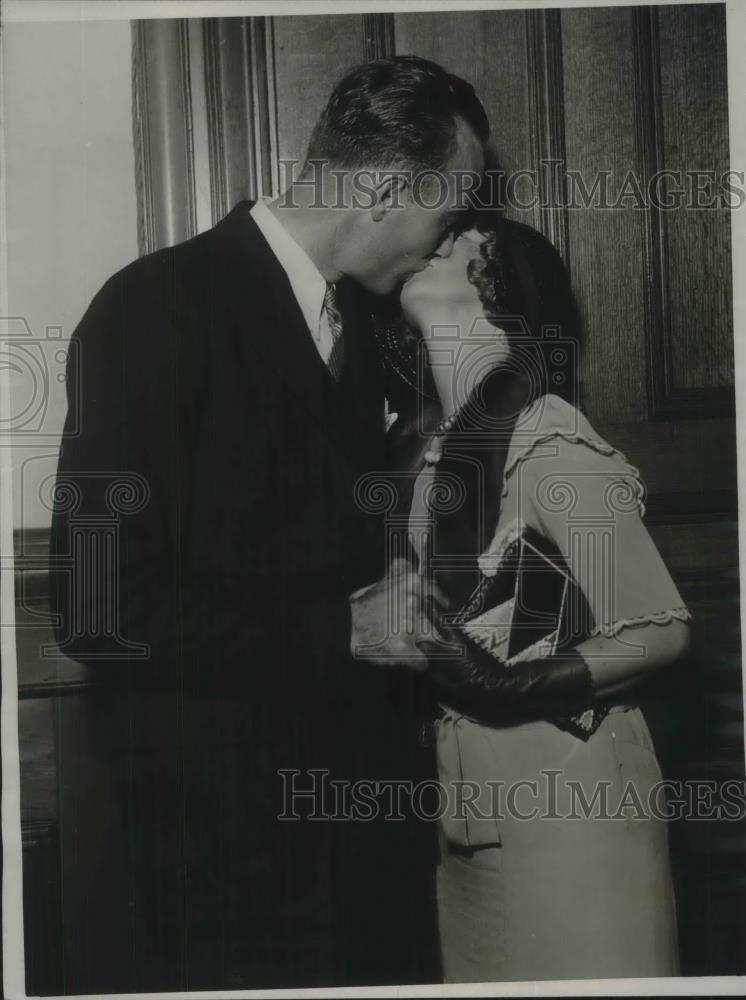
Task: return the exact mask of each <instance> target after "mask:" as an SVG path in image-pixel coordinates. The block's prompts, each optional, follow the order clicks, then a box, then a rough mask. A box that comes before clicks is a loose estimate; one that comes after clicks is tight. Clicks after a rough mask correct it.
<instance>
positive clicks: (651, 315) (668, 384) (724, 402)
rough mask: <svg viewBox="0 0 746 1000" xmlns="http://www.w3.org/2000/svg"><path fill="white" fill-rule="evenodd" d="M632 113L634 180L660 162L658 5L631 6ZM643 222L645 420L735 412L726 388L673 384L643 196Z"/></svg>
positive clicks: (661, 232) (665, 305) (660, 252)
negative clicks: (632, 52) (646, 417)
mask: <svg viewBox="0 0 746 1000" xmlns="http://www.w3.org/2000/svg"><path fill="white" fill-rule="evenodd" d="M631 16H632V25H633V48H634V65H635V119H636V141H637V159H638V171H639V180H640V186H641V188H642V190H643V191H645V190H647V189H648V185H649V182H650V179H651V178H652V177H653V176H654V175H655V174H657V173H658V172H659V171H660V170H663V169H664V167H665V163H664V151H663V120H662V119H663V106H662V100H661V78H660V49H659V38H658V10H657V9H656V8H655V7H636V8H634V9H633V10H632V15H631ZM641 218H642V225H643V280H644V293H645V327H646V337H647V386H648V412H649V417H650V419H651V420H672V419H681V418H684V419H686V418H699V417H729V416H734V415H735V396H734V392H733V390H732V389H729V388H727V387H724V388H687V389H679V388H677V387H676V386H675V384H674V380H673V359H672V350H671V337H672V327H671V310H670V281H669V270H668V258H669V252H668V243H667V240H668V233H667V226H666V217H665V212H663V211H661V209H660V207H659V206H658V205H655V204H653V203H652V200H651V199H647V201H646V206H645V209H644V210H643V211H642V212H641Z"/></svg>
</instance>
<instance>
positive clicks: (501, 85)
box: [394, 10, 537, 225]
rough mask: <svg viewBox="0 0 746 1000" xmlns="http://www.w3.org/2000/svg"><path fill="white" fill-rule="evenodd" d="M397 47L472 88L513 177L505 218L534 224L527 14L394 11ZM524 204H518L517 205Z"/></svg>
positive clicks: (503, 166)
mask: <svg viewBox="0 0 746 1000" xmlns="http://www.w3.org/2000/svg"><path fill="white" fill-rule="evenodd" d="M394 18H395V24H396V51H397V53H398V54H400V55H401V54H404V53H414V54H415V55H418V56H422V57H423V58H426V59H432V60H434V61H435V62H437V63H440V65H441V66H444V67H445V68H446V69H447V70H449V71H450V72H451V73H455V74H456V75H457V76H460V77H463V78H464V79H465V80H468V81H469V83H471V84H472V85H473V86H474V89H475V90H476V92H477V94H478V96H479V98H480V99H481V101H482V103H483V104H484V107H485V110H486V112H487V116H488V118H489V120H490V124H491V130H492V145H493V146H494V148H495V151H496V153H497V157H498V161H499V163H500V167H501V169H502V170H504V171H505V173H506V176H510V175H511V174H512V175H515V177H516V181H515V189H516V190H515V198H514V199H513V201H514V202H517V203H518V204H513V205H512V206H511V207H509V209H508V212H507V214H508V216H509V217H510V218H513V219H516V220H518V221H519V222H525V223H528V224H529V225H533V224H535V223H536V210H535V208H534V206H533V204H532V199H533V198H534V196H535V194H536V189H535V185H534V183H533V181H532V180H531V179H530V178H525V179H521V177H520V176H519V172H521V171H531V170H535V169H536V167H537V164H536V163H535V162H534V150H533V148H532V143H531V133H530V120H531V115H530V105H529V83H528V64H527V36H526V16H525V13H524V12H523V11H519V10H505V11H471V12H469V13H468V14H466V13H462V14H458V15H456V14H454V12H452V11H451V12H449V13H443V14H395V15H394ZM521 204H522V205H526V206H528V207H526V208H521V207H520V205H521Z"/></svg>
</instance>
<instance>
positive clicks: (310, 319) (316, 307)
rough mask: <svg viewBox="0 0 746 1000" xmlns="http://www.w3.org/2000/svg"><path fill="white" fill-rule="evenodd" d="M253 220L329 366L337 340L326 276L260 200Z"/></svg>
mask: <svg viewBox="0 0 746 1000" xmlns="http://www.w3.org/2000/svg"><path fill="white" fill-rule="evenodd" d="M251 217H252V218H253V220H254V222H255V223H256V224H257V226H258V227H259V229H260V230H261V233H262V236H264V238H265V240H266V241H267V243H269V246H270V248H271V250H272V253H273V254H274V255H275V257H276V258H277V260H278V261H279V263H280V264H281V265H282V268H283V270H284V271H285V274H287V276H288V280H289V281H290V287H291V288H292V290H293V295H295V298H296V300H297V302H298V305H299V306H300V309H301V312H302V313H303V317H304V319H305V321H306V324H307V326H308V329H309V330H310V331H311V335H312V336H313V341H314V343H315V344H316V349H317V351H318V352H319V354H320V355H321V359H322V361H323V362H324V364H328V363H329V355H330V354H331V352H332V347H333V346H334V337H333V335H332V331H331V329H330V328H329V320H328V318H327V315H326V309H325V308H324V295H325V293H326V281H325V279H324V276H323V275H322V274H321V272H320V271H319V269H318V268H317V267H316V265H315V264H314V262H313V261H312V260H311V258H310V257H309V256H308V254H307V253H306V251H305V250H304V249H303V247H301V246H300V245H299V244H298V243H296V241H295V240H294V239H293V237H292V236H291V235H290V233H289V232H288V231H287V230H286V229H285V227H284V226H283V225H282V223H281V222H280V221H279V220H278V219H277V218H276V217H275V216H274V215H273V214H272V212H270V210H269V209H268V208H267V204H266V202H264V201H262V199H261V198H260V199H257V201H256V204H255V205H254V207H253V208H252V209H251Z"/></svg>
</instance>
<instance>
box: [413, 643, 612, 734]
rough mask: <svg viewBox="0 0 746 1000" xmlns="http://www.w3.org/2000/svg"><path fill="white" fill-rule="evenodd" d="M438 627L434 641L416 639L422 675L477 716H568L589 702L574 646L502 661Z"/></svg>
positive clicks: (589, 686)
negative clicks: (425, 664)
mask: <svg viewBox="0 0 746 1000" xmlns="http://www.w3.org/2000/svg"><path fill="white" fill-rule="evenodd" d="M438 632H439V634H440V641H438V640H437V639H435V640H433V639H422V640H419V641H418V643H417V644H418V646H419V648H420V649H421V650H422V652H423V653H424V654H425V655H426V656H427V657H428V671H427V672H428V675H429V676H430V678H431V679H432V681H433V682H434V683H435V684H436V685H437V687H438V688H439V694H440V696H441V697H442V699H443V701H444V702H445V703H446V704H448V705H450V706H451V707H452V708H455V709H457V710H458V711H460V712H463V713H464V715H468V716H470V717H471V718H474V719H476V720H477V721H480V722H506V721H509V720H512V719H531V718H534V719H536V718H553V717H556V716H561V717H564V716H571V715H573V714H575V713H579V712H583V711H584V710H585V709H587V708H589V707H590V706H591V704H592V702H593V699H594V691H593V683H592V679H591V673H590V670H589V669H588V664H587V663H586V661H585V660H584V659H583V657H582V656H581V655H580V654H579V653H578V652H577V650H574V649H570V650H567V651H566V652H564V653H562V654H558V655H555V656H549V657H546V658H544V659H534V660H526V661H524V662H521V663H516V664H514V665H512V666H508V665H507V664H505V663H503V662H501V661H500V660H497V659H495V657H493V656H491V655H490V654H489V653H488V652H487V651H486V650H484V649H482V648H481V647H480V646H478V645H477V644H476V643H474V642H472V641H471V640H470V639H469V638H468V637H467V636H465V635H464V634H463V632H461V631H459V630H457V629H455V628H452V627H450V626H446V625H442V624H441V625H440V626H439V628H438ZM459 647H460V648H461V650H462V652H461V653H459Z"/></svg>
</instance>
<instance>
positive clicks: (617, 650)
mask: <svg viewBox="0 0 746 1000" xmlns="http://www.w3.org/2000/svg"><path fill="white" fill-rule="evenodd" d="M690 641H691V629H690V627H689V623H688V622H685V621H679V620H678V619H676V618H673V619H671V621H669V622H667V623H666V624H663V625H658V624H654V623H650V624H647V625H643V626H641V627H637V628H631V627H628V628H624V629H622V630H621V631H620V632H619V633H617V635H616V636H614V637H612V638H609V637H608V636H604V635H597V636H594V637H593V638H592V639H586V640H585V642H581V643H578V645H577V646H576V649H577V651H578V653H579V654H580V655H581V656H582V657H583V659H584V660H585V661H586V663H587V664H588V668H589V670H590V674H591V681H592V684H593V690H594V692H595V694H596V695H597V697H598V698H599V699H600V700H601V701H608V700H609V698H610V697H614V696H616V695H618V694H621V693H622V692H625V691H627V690H629V689H630V688H633V687H635V686H636V685H637V684H638V683H640V682H641V681H643V680H645V679H646V677H647V675H648V674H650V673H651V672H652V671H654V670H660V669H662V668H663V667H667V666H670V665H671V664H672V663H675V662H676V661H677V660H678V659H680V658H681V657H682V656H684V655H685V653H686V652H687V651H688V649H689V645H690ZM621 642H623V643H629V644H634V645H635V646H636V647H637V650H636V651H633V650H630V652H629V653H628V654H627V655H625V654H624V652H623V647H622V646H621V645H620V643H621Z"/></svg>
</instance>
